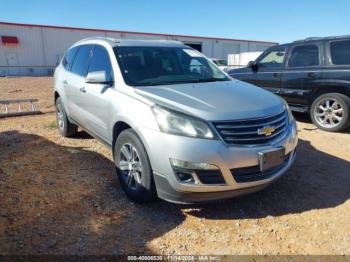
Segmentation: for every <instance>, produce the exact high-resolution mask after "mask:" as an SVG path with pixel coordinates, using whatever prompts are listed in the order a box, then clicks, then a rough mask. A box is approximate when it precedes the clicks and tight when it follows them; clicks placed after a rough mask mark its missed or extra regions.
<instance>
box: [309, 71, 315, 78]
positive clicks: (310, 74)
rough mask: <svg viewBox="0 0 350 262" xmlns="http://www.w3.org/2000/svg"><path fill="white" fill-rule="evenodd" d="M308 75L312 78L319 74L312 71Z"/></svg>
mask: <svg viewBox="0 0 350 262" xmlns="http://www.w3.org/2000/svg"><path fill="white" fill-rule="evenodd" d="M307 76H308V77H311V78H315V77H316V76H317V74H316V73H313V72H311V73H307Z"/></svg>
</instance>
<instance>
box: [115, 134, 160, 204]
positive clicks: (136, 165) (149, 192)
mask: <svg viewBox="0 0 350 262" xmlns="http://www.w3.org/2000/svg"><path fill="white" fill-rule="evenodd" d="M114 163H115V166H116V169H117V174H118V178H119V181H120V184H121V187H122V188H123V190H124V191H125V193H126V195H127V196H128V197H129V198H130V199H132V200H133V201H135V202H137V203H146V202H151V201H153V200H155V199H156V197H157V193H156V188H155V184H154V180H153V175H152V169H151V164H150V162H149V159H148V155H147V152H146V150H145V148H144V146H143V144H142V142H141V140H140V139H139V137H138V136H137V135H136V133H135V132H134V131H133V130H132V129H127V130H124V131H123V132H122V133H121V134H120V135H119V137H118V139H117V141H116V144H115V146H114Z"/></svg>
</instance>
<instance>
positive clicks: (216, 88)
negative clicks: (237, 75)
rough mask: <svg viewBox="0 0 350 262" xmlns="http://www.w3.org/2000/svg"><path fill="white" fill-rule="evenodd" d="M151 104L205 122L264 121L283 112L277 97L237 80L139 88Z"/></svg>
mask: <svg viewBox="0 0 350 262" xmlns="http://www.w3.org/2000/svg"><path fill="white" fill-rule="evenodd" d="M135 92H136V93H138V94H139V95H141V96H143V97H144V98H146V99H148V100H150V101H151V102H153V103H155V104H157V105H161V106H164V107H167V108H170V109H173V110H176V111H180V112H183V113H186V114H190V115H193V116H196V117H199V118H202V119H205V120H209V121H213V120H234V119H245V118H255V117H264V116H268V115H271V114H275V113H280V112H281V111H282V110H283V102H282V100H281V99H280V98H279V97H277V96H276V95H274V94H272V93H270V92H268V91H265V90H263V89H261V88H259V87H256V86H253V85H251V84H247V83H244V82H241V81H238V80H232V81H224V82H209V83H195V84H193V83H189V84H177V85H163V86H147V87H137V88H135Z"/></svg>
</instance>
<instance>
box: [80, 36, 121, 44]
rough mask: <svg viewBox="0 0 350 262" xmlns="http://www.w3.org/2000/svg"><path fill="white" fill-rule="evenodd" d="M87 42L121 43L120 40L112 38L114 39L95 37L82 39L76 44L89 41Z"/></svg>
mask: <svg viewBox="0 0 350 262" xmlns="http://www.w3.org/2000/svg"><path fill="white" fill-rule="evenodd" d="M87 40H105V41H108V42H113V43H118V42H119V40H118V39H116V38H112V37H103V36H94V37H88V38H84V39H81V40H79V41H78V42H76V44H77V43H80V42H84V41H87Z"/></svg>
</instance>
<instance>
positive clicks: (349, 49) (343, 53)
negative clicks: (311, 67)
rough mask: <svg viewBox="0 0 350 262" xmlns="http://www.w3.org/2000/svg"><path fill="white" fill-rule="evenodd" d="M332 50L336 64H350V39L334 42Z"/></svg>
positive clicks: (331, 45)
mask: <svg viewBox="0 0 350 262" xmlns="http://www.w3.org/2000/svg"><path fill="white" fill-rule="evenodd" d="M330 50H331V59H332V63H333V64H334V65H350V40H347V41H337V42H332V43H331V44H330Z"/></svg>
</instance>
